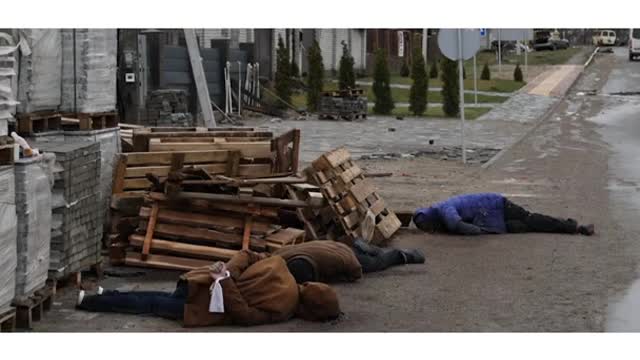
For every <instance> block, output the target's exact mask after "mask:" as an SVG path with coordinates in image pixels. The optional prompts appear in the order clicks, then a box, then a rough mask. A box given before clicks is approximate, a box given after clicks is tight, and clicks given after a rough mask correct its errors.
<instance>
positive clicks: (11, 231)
mask: <svg viewBox="0 0 640 360" xmlns="http://www.w3.org/2000/svg"><path fill="white" fill-rule="evenodd" d="M14 181H15V180H14V176H13V166H2V167H0V219H2V221H1V222H0V313H2V312H3V311H4V309H5V308H6V307H7V306H9V305H10V304H11V301H12V300H13V298H14V296H15V290H16V262H17V252H16V236H17V225H16V198H15V183H14Z"/></svg>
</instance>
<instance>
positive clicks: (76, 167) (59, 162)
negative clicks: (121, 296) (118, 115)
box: [30, 141, 104, 278]
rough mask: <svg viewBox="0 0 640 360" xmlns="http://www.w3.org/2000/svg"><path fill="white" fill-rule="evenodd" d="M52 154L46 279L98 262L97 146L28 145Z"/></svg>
mask: <svg viewBox="0 0 640 360" xmlns="http://www.w3.org/2000/svg"><path fill="white" fill-rule="evenodd" d="M30 145H31V146H33V147H36V148H38V149H40V150H41V151H46V152H47V153H53V154H55V159H56V160H55V165H54V167H53V168H54V169H53V177H54V186H53V191H52V202H51V204H50V208H49V210H50V211H51V212H52V221H51V223H50V229H49V231H50V233H51V261H50V266H49V271H50V273H49V275H50V276H51V277H53V278H60V277H63V276H65V275H68V274H70V273H73V272H78V271H82V270H86V269H87V268H88V267H90V266H91V265H95V264H98V263H99V262H100V261H101V253H100V249H101V245H102V242H101V240H102V224H103V221H102V216H103V214H104V203H102V202H101V201H100V199H101V197H100V187H99V180H100V144H99V143H96V142H79V143H70V142H68V141H65V142H53V141H47V142H34V141H32V142H30Z"/></svg>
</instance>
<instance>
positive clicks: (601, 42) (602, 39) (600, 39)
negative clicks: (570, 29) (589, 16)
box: [592, 30, 617, 46]
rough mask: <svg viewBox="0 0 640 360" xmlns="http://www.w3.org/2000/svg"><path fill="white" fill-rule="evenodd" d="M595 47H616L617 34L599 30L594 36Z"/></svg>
mask: <svg viewBox="0 0 640 360" xmlns="http://www.w3.org/2000/svg"><path fill="white" fill-rule="evenodd" d="M592 38H593V45H595V46H614V45H616V40H617V39H616V32H615V31H611V30H599V31H596V33H595V34H594V35H593V37H592Z"/></svg>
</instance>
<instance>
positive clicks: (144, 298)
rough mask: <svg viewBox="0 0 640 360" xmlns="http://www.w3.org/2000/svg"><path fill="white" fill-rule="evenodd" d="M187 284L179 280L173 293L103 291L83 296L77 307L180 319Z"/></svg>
mask: <svg viewBox="0 0 640 360" xmlns="http://www.w3.org/2000/svg"><path fill="white" fill-rule="evenodd" d="M186 285H187V284H186V283H185V282H179V283H178V286H177V287H176V290H175V291H174V292H173V293H169V292H163V291H130V292H119V291H105V292H104V293H103V294H102V295H91V296H85V298H84V300H83V301H82V303H81V304H80V305H78V306H77V307H78V308H79V309H82V310H87V311H93V312H115V313H124V314H153V315H157V316H160V317H163V318H167V319H171V320H182V318H183V315H184V304H185V302H186V300H187V286H186Z"/></svg>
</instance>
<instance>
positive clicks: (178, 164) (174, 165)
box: [169, 152, 184, 172]
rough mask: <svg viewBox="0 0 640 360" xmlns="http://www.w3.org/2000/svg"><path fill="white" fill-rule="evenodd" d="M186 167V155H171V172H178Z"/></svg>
mask: <svg viewBox="0 0 640 360" xmlns="http://www.w3.org/2000/svg"><path fill="white" fill-rule="evenodd" d="M183 166H184V153H179V152H178V153H174V154H173V155H171V165H170V168H169V172H173V171H178V170H180V169H182V168H183Z"/></svg>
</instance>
